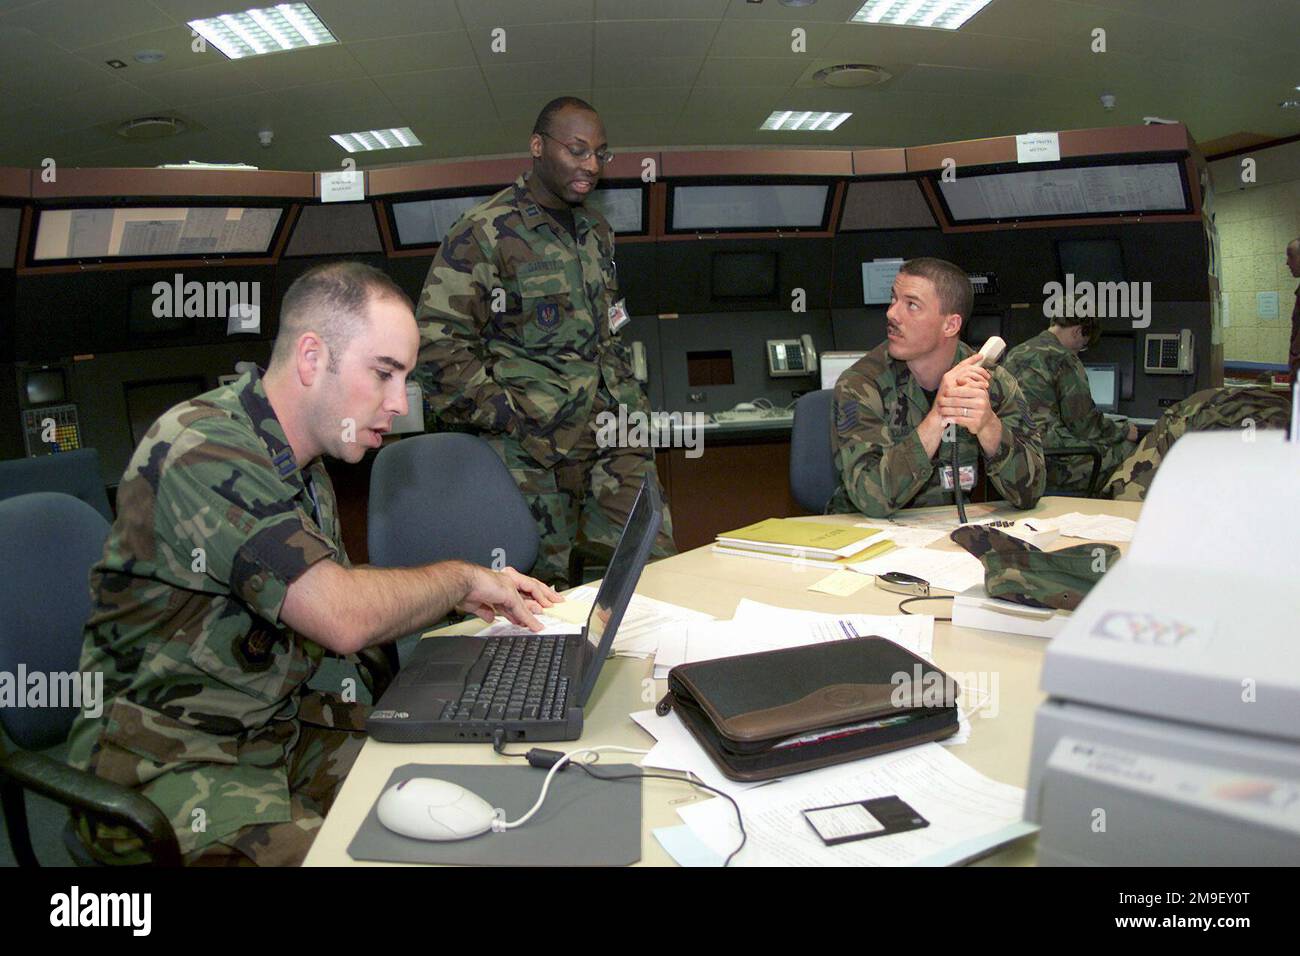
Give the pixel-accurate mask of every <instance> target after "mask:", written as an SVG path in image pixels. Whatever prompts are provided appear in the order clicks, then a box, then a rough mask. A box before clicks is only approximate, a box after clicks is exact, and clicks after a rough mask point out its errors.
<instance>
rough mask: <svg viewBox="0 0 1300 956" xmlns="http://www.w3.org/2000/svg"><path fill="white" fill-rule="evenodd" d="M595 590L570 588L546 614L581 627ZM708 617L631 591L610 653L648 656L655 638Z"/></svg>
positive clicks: (655, 644)
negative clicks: (561, 599) (630, 599)
mask: <svg viewBox="0 0 1300 956" xmlns="http://www.w3.org/2000/svg"><path fill="white" fill-rule="evenodd" d="M596 592H597V588H596V586H595V585H591V584H588V585H584V586H582V587H580V588H574V589H573V590H572V591H570V592H568V593H567V594H565V595H564V602H563V603H561V604H556V605H553V606H551V607H549V608H547V609H546V616H547V617H555V618H560V619H561V620H564V621H569V622H571V623H573V624H577V625H578V626H579V627H581V626H582V625H584V624H586V623H587V617H588V615H589V614H591V605H592V602H593V601H595V600H596ZM711 620H713V616H712V615H710V614H705V613H704V612H703V611H692V610H691V609H690V608H685V607H678V606H677V605H676V604H669V603H668V602H667V601H657V600H655V599H654V598H648V597H645V596H644V595H641V594H633V595H632V602H631V603H630V604H629V605H628V608H627V612H626V613H625V614H624V615H623V621H622V623H621V624H619V626H618V634H617V635H616V636H615V638H614V653H615V654H620V655H622V656H625V657H641V658H646V657H651V656H653V655H654V653H655V651H657V650H658V649H659V641H660V640H661V639H662V638H663V637H664V636H665V635H672V634H677V633H680V632H682V631H684V630H685V628H686V625H687V624H691V623H695V622H699V621H711Z"/></svg>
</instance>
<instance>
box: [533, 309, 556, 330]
mask: <svg viewBox="0 0 1300 956" xmlns="http://www.w3.org/2000/svg"><path fill="white" fill-rule="evenodd" d="M537 324H538V325H539V326H541V327H542V328H543V329H546V330H547V331H550V330H551V329H553V328H555V327H556V326H557V325H559V324H560V307H559V306H558V305H556V304H555V303H554V302H539V303H537Z"/></svg>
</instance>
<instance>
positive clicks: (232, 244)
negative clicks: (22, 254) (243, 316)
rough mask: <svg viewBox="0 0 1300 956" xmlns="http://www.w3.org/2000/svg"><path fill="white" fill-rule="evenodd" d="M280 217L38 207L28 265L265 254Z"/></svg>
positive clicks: (246, 210) (248, 212)
mask: <svg viewBox="0 0 1300 956" xmlns="http://www.w3.org/2000/svg"><path fill="white" fill-rule="evenodd" d="M283 213H284V210H283V209H281V208H279V207H249V206H116V207H99V208H81V209H41V210H38V211H37V220H36V244H35V249H34V251H33V253H32V261H34V262H46V263H49V262H56V261H59V260H76V259H132V258H134V259H161V258H172V257H175V256H193V257H195V258H202V257H205V256H225V255H262V256H265V255H268V254H269V252H270V249H271V243H272V241H273V240H274V239H275V233H276V229H277V228H278V227H279V225H280V218H281V216H282V215H283Z"/></svg>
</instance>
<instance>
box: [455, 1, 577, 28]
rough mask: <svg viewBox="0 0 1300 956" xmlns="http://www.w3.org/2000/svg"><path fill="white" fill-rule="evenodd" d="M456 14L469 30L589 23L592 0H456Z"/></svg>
mask: <svg viewBox="0 0 1300 956" xmlns="http://www.w3.org/2000/svg"><path fill="white" fill-rule="evenodd" d="M459 6H460V15H461V17H462V18H463V19H464V21H465V26H467V27H469V28H470V30H479V31H481V32H483V33H484V34H486V33H487V32H488V31H489V30H491V29H492V28H493V27H509V26H510V25H512V24H524V23H572V22H577V21H587V22H588V23H590V21H591V17H592V13H593V12H594V10H595V2H594V0H528V2H527V3H520V2H519V0H460V3H459Z"/></svg>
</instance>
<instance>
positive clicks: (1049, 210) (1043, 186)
mask: <svg viewBox="0 0 1300 956" xmlns="http://www.w3.org/2000/svg"><path fill="white" fill-rule="evenodd" d="M1182 173H1183V167H1182V164H1181V163H1178V162H1163V163H1138V164H1135V165H1131V166H1120V165H1108V166H1076V167H1071V168H1065V169H1029V170H1023V171H1017V172H1006V173H989V174H984V175H977V174H966V175H958V176H957V178H956V180H954V181H953V182H944V181H943V180H942V179H941V180H940V181H939V190H940V192H941V194H942V196H943V200H944V202H945V203H946V204H947V207H948V212H949V215H950V216H951V217H952V221H953V222H978V221H986V220H999V219H1053V218H1057V217H1061V216H1093V215H1102V214H1106V213H1139V212H1190V211H1191V204H1190V202H1189V200H1188V196H1187V191H1186V188H1185V187H1184V184H1183V175H1182Z"/></svg>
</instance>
